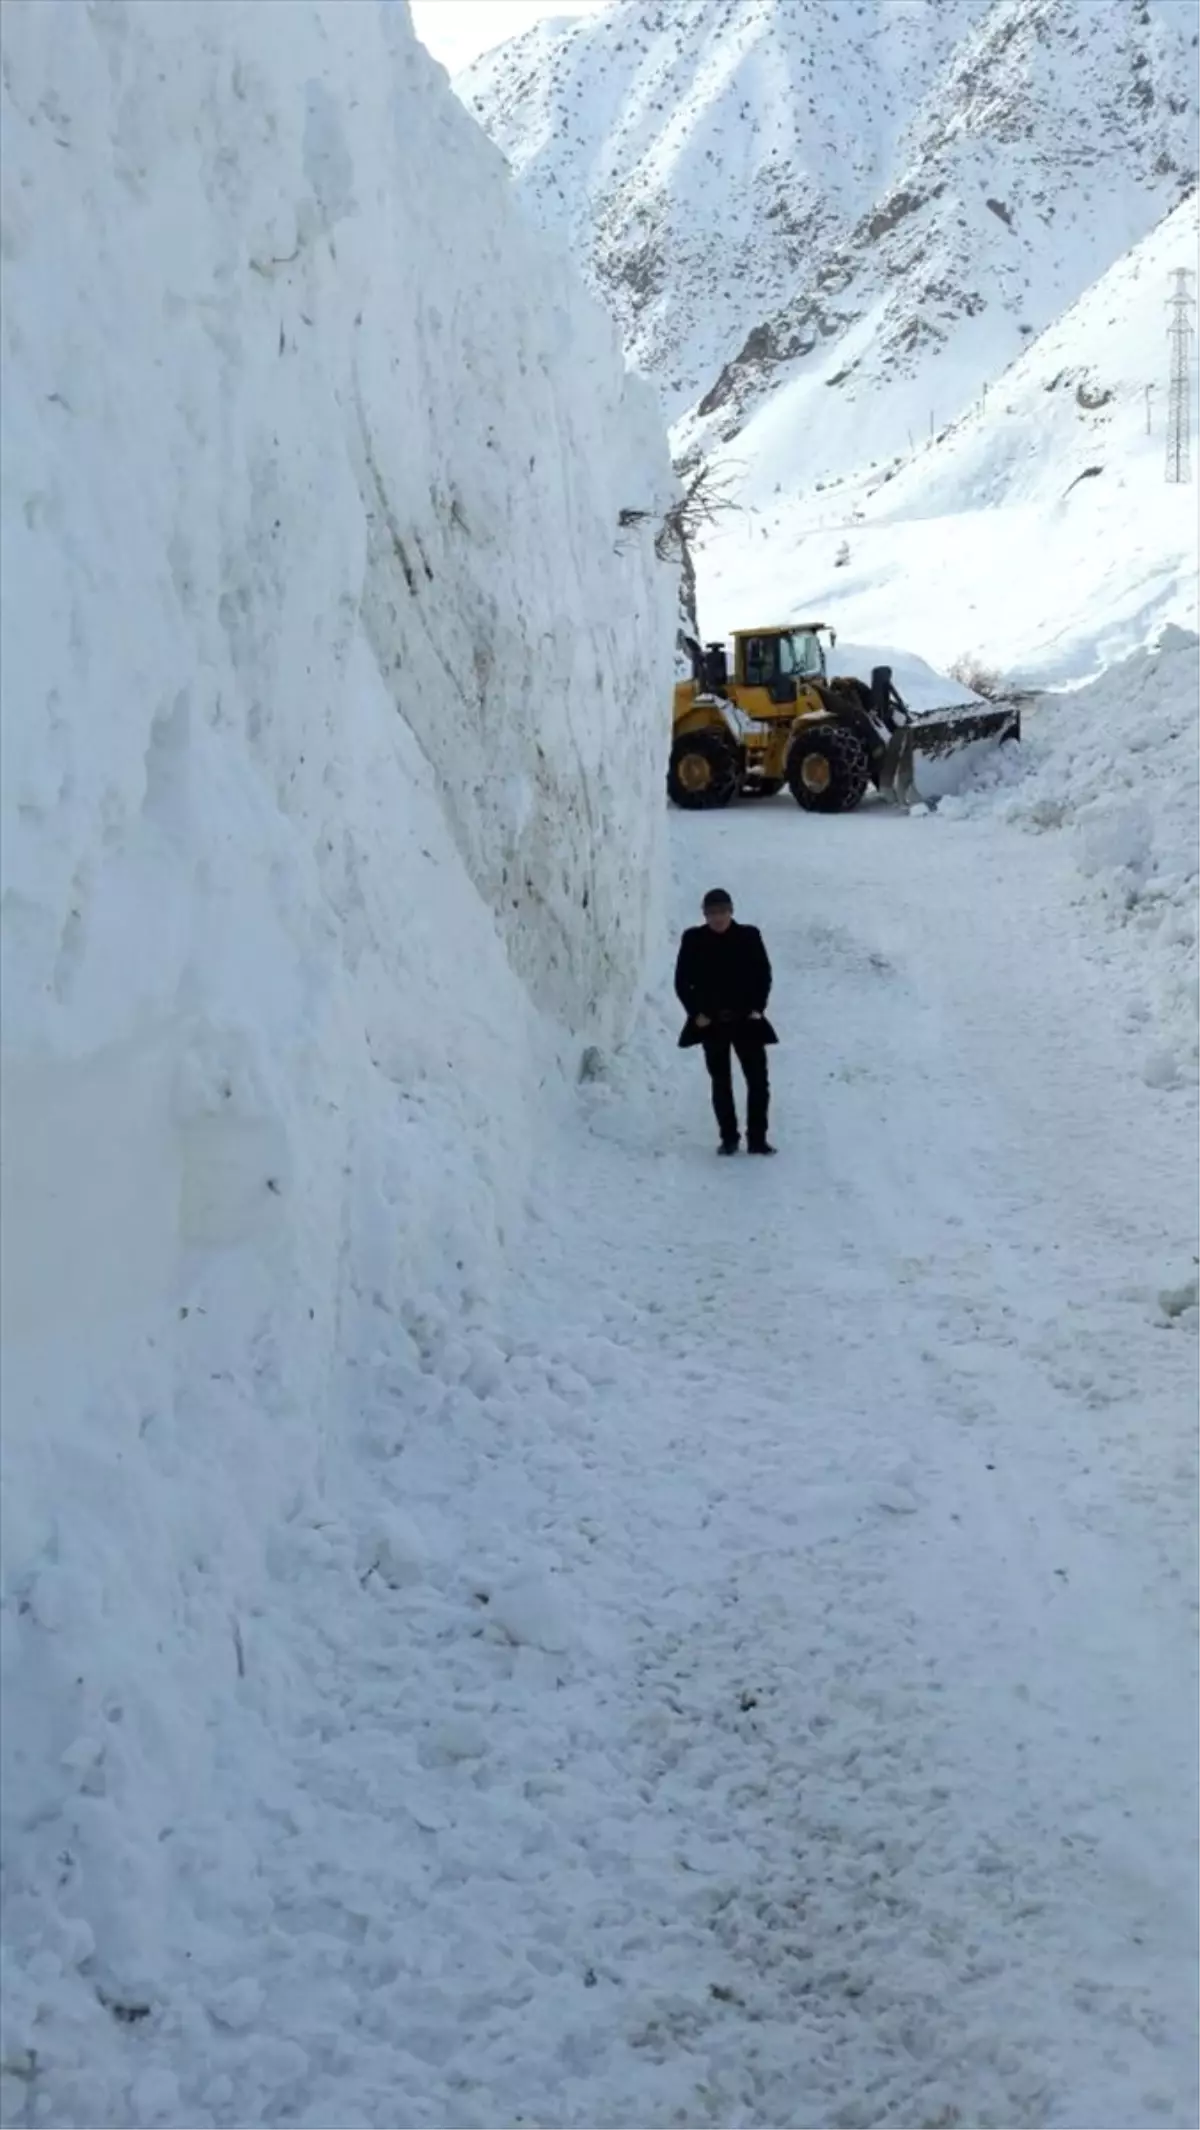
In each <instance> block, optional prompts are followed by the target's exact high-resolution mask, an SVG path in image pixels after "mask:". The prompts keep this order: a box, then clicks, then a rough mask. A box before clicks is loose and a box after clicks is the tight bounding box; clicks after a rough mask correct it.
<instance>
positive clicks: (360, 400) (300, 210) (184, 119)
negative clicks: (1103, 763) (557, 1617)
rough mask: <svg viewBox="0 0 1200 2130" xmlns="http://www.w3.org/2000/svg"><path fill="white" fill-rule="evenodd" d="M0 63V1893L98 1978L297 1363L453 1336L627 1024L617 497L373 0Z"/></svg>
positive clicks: (600, 422)
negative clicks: (562, 1104)
mask: <svg viewBox="0 0 1200 2130" xmlns="http://www.w3.org/2000/svg"><path fill="white" fill-rule="evenodd" d="M5 61H6V64H5V80H4V120H3V135H4V195H5V198H4V216H5V260H6V267H5V275H6V291H5V317H4V330H5V342H6V345H5V363H6V383H5V394H4V403H3V472H4V494H3V547H4V565H5V585H4V591H5V599H4V644H3V677H4V694H5V717H4V762H3V806H4V816H3V857H4V868H5V875H4V925H3V954H4V961H3V982H4V998H5V1044H6V1050H5V1057H4V1075H3V1086H4V1103H5V1116H4V1143H5V1149H6V1177H5V1191H4V1214H5V1236H4V1249H3V1262H4V1272H5V1281H6V1284H5V1293H4V1303H5V1323H4V1367H5V1379H4V1414H5V1431H4V1450H5V1462H6V1484H5V1489H4V1502H5V1515H6V1544H5V1566H6V1578H7V1580H6V1586H5V1603H4V1608H3V1627H4V1637H5V1642H4V1651H5V1692H6V1705H7V1709H8V1722H7V1724H6V1736H5V1744H6V1756H5V1780H4V1784H3V1793H4V1797H3V1801H4V1812H5V1821H6V1825H5V1834H6V1849H7V1857H8V1881H7V1883H8V1894H9V1900H8V1915H9V1931H10V1945H11V1949H12V1950H13V1952H14V1953H15V1956H16V1957H17V1959H18V1960H19V1961H24V1962H28V1963H32V1965H30V1966H29V1967H28V1973H29V1974H33V1973H34V1971H35V1968H36V1970H37V1972H39V1973H44V1974H45V1975H47V1976H48V1975H49V1973H50V1970H51V1969H54V1970H55V1971H56V1972H58V1973H60V1974H61V1973H62V1972H64V1971H68V1972H73V1971H75V1970H77V1969H78V1968H79V1967H80V1966H81V1964H82V1963H84V1962H85V1961H86V1962H90V1965H89V1967H88V1974H89V1975H90V1976H92V1977H95V1976H99V1977H100V1978H102V1979H103V1980H105V1986H106V1987H107V1988H108V1989H109V1990H110V1991H115V1992H116V1993H117V1995H118V1996H120V1995H121V1994H122V1993H124V1992H127V1991H129V1990H131V1989H132V1990H134V1991H135V1992H136V1990H137V1989H138V1988H139V1987H141V1986H143V1985H144V1984H145V1982H146V1981H147V1979H149V1978H150V1977H152V1974H153V1971H154V1968H155V1963H156V1960H157V1959H158V1957H159V1954H160V1952H161V1949H162V1945H163V1941H164V1935H165V1934H166V1933H167V1932H168V1930H169V1928H170V1918H171V1913H172V1900H171V1896H170V1891H169V1888H170V1881H171V1872H172V1868H173V1867H172V1863H171V1858H170V1853H169V1844H167V1845H164V1844H163V1843H160V1842H158V1841H156V1840H150V1839H149V1838H148V1836H147V1829H148V1828H159V1829H165V1828H166V1827H167V1826H168V1825H169V1823H170V1822H171V1821H172V1819H173V1818H174V1817H175V1815H177V1814H180V1813H186V1812H187V1810H188V1809H189V1806H191V1807H193V1808H196V1809H200V1810H202V1809H203V1804H204V1799H205V1796H206V1789H205V1772H204V1771H205V1766H206V1754H207V1752H208V1751H209V1750H210V1741H209V1737H208V1733H207V1730H206V1724H207V1719H208V1716H209V1713H210V1711H211V1709H212V1707H213V1706H214V1703H215V1702H216V1701H218V1700H220V1699H221V1698H222V1697H225V1696H227V1695H228V1694H229V1693H230V1692H231V1691H234V1690H235V1689H236V1680H237V1676H238V1673H239V1670H240V1667H241V1662H242V1655H241V1652H242V1641H241V1635H242V1623H244V1622H245V1621H246V1620H247V1619H248V1618H251V1617H253V1616H255V1615H259V1614H261V1613H262V1612H263V1611H264V1609H265V1610H269V1608H270V1604H271V1592H270V1574H269V1567H268V1565H267V1563H266V1562H265V1560H264V1547H265V1541H266V1538H267V1535H268V1534H269V1532H270V1530H271V1529H272V1528H273V1527H274V1526H275V1525H276V1524H277V1523H278V1521H279V1519H280V1518H281V1517H283V1516H286V1515H288V1514H291V1515H293V1516H295V1515H298V1514H300V1513H301V1512H302V1511H303V1510H305V1509H306V1508H307V1509H308V1510H310V1511H311V1508H312V1505H313V1504H314V1503H315V1502H317V1501H318V1500H319V1496H320V1490H321V1485H322V1467H323V1461H324V1460H325V1459H326V1458H327V1457H329V1456H331V1455H336V1454H337V1453H338V1451H339V1448H340V1447H341V1438H342V1436H343V1434H344V1431H345V1426H346V1422H345V1419H344V1415H345V1414H346V1412H347V1411H348V1409H349V1407H348V1399H347V1390H346V1383H345V1379H344V1376H343V1373H342V1368H343V1363H348V1364H349V1365H350V1366H351V1367H353V1366H354V1365H355V1364H357V1365H358V1366H359V1367H360V1368H362V1369H368V1370H369V1369H371V1368H372V1367H374V1366H375V1365H376V1363H377V1361H378V1359H379V1357H380V1356H381V1355H386V1354H388V1353H389V1352H393V1353H394V1352H399V1353H400V1354H401V1355H402V1356H403V1355H408V1356H409V1357H410V1359H411V1357H412V1356H413V1355H416V1354H418V1353H419V1351H420V1350H421V1349H422V1344H423V1342H424V1343H425V1344H426V1345H427V1344H428V1342H429V1341H431V1340H436V1339H439V1338H444V1337H446V1336H447V1335H449V1331H450V1329H451V1328H452V1327H453V1325H454V1323H455V1322H456V1320H457V1319H458V1317H459V1316H460V1315H462V1314H463V1313H465V1314H468V1315H469V1314H470V1311H471V1309H472V1307H473V1306H474V1303H475V1301H476V1299H477V1298H478V1296H479V1295H480V1294H481V1293H482V1292H484V1291H486V1289H487V1287H488V1284H489V1282H490V1281H491V1280H492V1278H493V1277H494V1275H495V1273H496V1271H497V1268H498V1266H499V1264H500V1262H501V1261H502V1260H503V1258H504V1255H505V1252H506V1251H507V1250H508V1249H509V1248H510V1247H511V1244H512V1240H513V1230H514V1224H515V1223H516V1222H518V1221H519V1219H520V1216H521V1211H522V1203H523V1193H524V1188H525V1179H526V1175H527V1171H528V1167H529V1161H530V1156H531V1153H532V1151H533V1149H534V1148H535V1146H536V1143H537V1136H538V1134H539V1132H542V1131H544V1130H545V1128H546V1118H547V1113H548V1111H549V1110H550V1109H551V1108H552V1107H553V1104H554V1102H555V1100H556V1088H558V1087H559V1086H561V1084H562V1067H563V1065H564V1064H566V1065H567V1066H569V1067H573V1065H574V1062H575V1060H576V1059H577V1057H578V1054H579V1050H580V1047H581V1045H582V1044H583V1042H584V1041H587V1042H596V1043H599V1044H601V1045H604V1044H607V1043H611V1042H613V1041H615V1040H617V1039H618V1038H619V1036H620V1034H621V1031H622V1029H623V1028H624V1026H625V1024H626V1022H627V1019H628V1016H629V1014H630V1012H631V1010H632V1006H633V1004H634V1002H635V1000H636V997H637V995H638V992H639V990H640V986H641V980H642V973H643V968H644V964H645V960H646V955H647V951H648V947H649V945H650V943H651V942H652V941H653V940H654V938H655V934H656V928H657V926H658V924H659V922H660V903H659V890H658V875H659V865H660V837H661V833H662V803H661V765H660V760H659V756H660V752H661V721H662V715H663V705H664V703H665V702H666V701H667V691H668V688H669V684H670V673H671V643H672V638H673V633H674V626H675V611H674V609H675V596H676V586H675V582H674V578H673V575H672V573H671V572H670V571H669V570H667V569H664V568H662V567H661V566H660V565H658V564H656V562H655V560H654V556H653V549H652V537H651V536H652V526H651V525H647V526H645V527H642V528H641V529H640V531H639V532H635V533H634V534H633V535H631V536H629V537H628V538H626V539H624V540H623V541H622V542H621V544H620V546H619V547H618V543H617V536H616V527H617V518H618V511H619V509H620V508H621V507H623V506H625V505H628V504H630V503H634V504H637V505H639V506H649V505H654V504H655V503H657V502H658V500H659V499H660V498H661V499H662V500H664V501H665V500H666V499H667V498H669V495H670V493H671V472H670V466H669V460H668V457H667V453H666V448H665V443H664V440H663V437H662V434H661V429H660V425H659V420H658V416H657V412H656V409H655V406H654V403H653V398H652V395H651V394H650V393H649V391H648V390H647V389H646V388H645V387H643V386H641V385H638V384H636V383H634V382H631V381H630V380H629V379H628V378H627V377H626V376H625V374H624V371H623V368H622V365H621V362H620V358H619V354H618V351H617V347H616V342H615V336H614V334H613V332H612V330H611V329H610V328H609V327H608V326H607V324H606V323H605V322H603V321H602V320H601V318H600V316H599V314H598V312H597V311H596V310H595V309H594V307H593V306H592V304H591V302H590V300H589V299H587V298H586V297H585V296H584V295H583V293H582V292H581V291H579V290H577V289H576V288H575V286H574V285H573V284H572V283H570V282H569V281H567V280H565V279H564V277H563V274H562V271H561V266H560V264H559V263H558V262H556V261H555V260H553V259H552V258H551V257H549V256H548V255H547V254H545V253H543V251H542V249H541V248H540V246H539V243H538V240H537V239H536V237H535V236H534V235H533V234H532V233H531V232H528V231H527V230H526V228H525V225H524V224H523V221H522V219H521V217H520V215H519V213H518V212H517V210H516V208H515V207H514V205H513V204H512V202H511V201H510V198H509V196H508V189H507V185H506V181H505V176H504V172H503V166H502V163H501V159H500V157H499V155H498V154H497V153H496V151H495V150H493V149H492V148H491V147H490V146H489V145H488V143H487V142H486V141H485V140H484V138H483V136H482V135H481V134H479V133H478V131H477V129H476V128H475V127H474V125H473V124H472V123H471V121H470V120H469V119H468V118H467V116H466V115H465V113H464V112H463V111H462V110H461V109H460V107H459V106H458V105H457V103H456V102H455V101H454V99H453V97H452V96H451V94H450V92H449V89H448V88H447V87H446V86H445V83H444V81H443V80H442V79H441V78H440V77H439V70H438V69H436V68H435V67H434V66H433V64H432V63H431V62H430V61H429V60H428V59H427V57H426V55H425V54H424V53H423V51H422V50H421V49H420V47H419V46H418V45H417V44H416V42H415V40H414V38H413V36H412V33H411V30H410V27H409V25H408V20H407V11H406V10H403V9H400V8H397V7H394V6H381V7H378V8H373V9H368V8H366V7H355V8H346V7H341V6H333V5H329V4H322V0H306V4H303V5H300V4H296V5H293V6H292V7H291V9H290V10H289V16H288V35H287V37H286V39H282V40H281V39H280V37H279V35H278V28H277V23H276V20H275V16H274V11H273V10H271V9H264V8H262V7H260V6H257V5H254V4H246V0H204V4H199V0H176V4H175V5H173V6H172V7H171V8H168V9H133V10H130V9H125V8H120V7H113V8H104V9H83V8H79V7H76V6H74V5H70V4H58V0H14V4H13V5H11V6H10V7H8V8H6V10H5ZM649 491H656V493H650V492H649ZM414 1370H415V1371H416V1373H415V1374H414ZM400 1374H401V1376H403V1377H404V1380H405V1382H409V1381H410V1379H411V1381H413V1382H415V1381H416V1380H417V1377H418V1376H419V1368H418V1367H417V1364H416V1363H415V1362H413V1363H412V1365H411V1366H410V1367H409V1368H408V1373H407V1374H406V1373H405V1367H403V1366H402V1367H401V1369H400ZM265 1691H266V1692H267V1695H268V1698H269V1697H270V1695H271V1694H273V1693H276V1692H280V1693H282V1692H285V1691H286V1681H283V1680H277V1681H275V1680H273V1681H271V1682H269V1683H268V1685H267V1687H266V1688H265ZM66 1853H69V1854H70V1856H71V1858H72V1867H71V1871H70V1873H68V1874H67V1875H66V1876H65V1877H64V1875H63V1872H62V1868H61V1864H60V1862H59V1859H60V1858H61V1856H62V1855H63V1854H66ZM39 1961H40V1962H41V1967H40V1968H39V1967H37V1963H38V1962H39ZM47 1962H48V1963H49V1966H48V1967H47V1965H46V1963H47ZM38 1986H39V1987H40V1985H38ZM34 1994H35V1997H36V1990H35V1992H34ZM34 2010H35V2012H36V2006H35V2007H34ZM81 2047H82V2055H81V2063H82V2065H83V2069H82V2070H81V2076H85V2074H86V2060H87V2050H86V2047H85V2046H82V2044H81ZM80 2105H81V2106H84V2105H85V2103H84V2102H83V2101H81V2103H80Z"/></svg>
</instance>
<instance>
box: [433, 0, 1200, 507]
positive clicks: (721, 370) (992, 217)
mask: <svg viewBox="0 0 1200 2130" xmlns="http://www.w3.org/2000/svg"><path fill="white" fill-rule="evenodd" d="M1198 20H1200V18H1198V13H1197V8H1196V6H1195V4H1194V0H1108V4H1103V5H1098V4H1095V0H886V4H881V0H672V4H671V5H667V4H665V0H663V4H656V0H618V4H616V5H614V6H612V7H611V8H609V9H608V10H606V11H605V12H604V13H602V14H600V15H597V16H593V17H589V18H585V19H583V20H581V21H576V22H573V23H569V24H567V23H561V22H560V23H558V24H543V25H541V26H540V27H539V28H538V29H537V30H536V31H534V32H531V33H530V34H529V35H527V36H525V37H522V38H519V39H517V40H515V41H514V42H513V43H511V44H509V45H507V46H503V47H501V48H500V49H499V50H498V51H496V52H493V53H490V54H487V55H485V57H484V58H483V59H481V60H479V61H478V62H477V63H476V64H475V66H474V67H473V68H471V69H470V70H469V71H468V72H467V74H466V75H464V76H463V77H461V78H460V80H459V81H458V83H457V84H456V86H457V87H458V90H459V93H460V95H461V96H462V97H463V99H464V101H465V102H466V103H467V104H468V106H469V108H471V109H472V110H473V111H474V112H475V114H476V116H477V117H478V118H479V120H480V121H481V123H482V124H483V125H484V126H485V127H486V129H487V130H488V132H489V133H490V134H491V135H492V137H493V138H494V139H495V140H496V141H497V142H498V144H499V145H500V146H501V148H502V149H503V150H504V152H505V154H506V156H507V157H508V160H509V162H510V164H511V166H512V169H513V171H514V173H515V175H516V178H517V180H518V183H519V186H520V189H521V191H522V193H523V195H524V197H525V199H526V201H527V203H528V205H529V206H530V208H531V209H532V211H533V212H534V214H535V215H536V217H537V218H538V220H539V221H540V222H541V223H542V224H543V225H545V226H547V227H549V228H551V229H555V230H557V231H558V232H559V233H560V234H561V236H563V237H564V238H565V239H566V241H567V243H568V244H569V245H570V247H571V249H572V250H573V252H574V253H575V255H576V256H577V257H578V258H579V259H580V260H581V261H582V262H583V264H584V266H585V270H586V272H587V275H588V277H589V279H590V280H591V282H592V284H593V286H594V287H595V288H596V289H597V290H598V291H599V292H600V294H601V295H602V296H603V298H604V300H605V302H606V303H607V305H608V307H609V309H610V310H611V312H612V313H613V315H614V316H615V317H616V319H617V321H618V323H619V325H620V328H621V330H622V333H623V336H624V340H625V345H626V349H627V352H628V354H629V355H630V357H631V359H632V360H633V362H634V364H635V365H636V366H637V367H638V368H640V369H643V370H645V371H648V372H650V373H651V374H653V375H654V377H655V378H656V380H657V381H658V383H659V386H660V390H661V391H662V394H663V398H664V402H665V405H666V409H667V412H668V415H669V417H670V418H671V420H672V421H673V423H674V424H675V425H676V427H675V434H676V442H677V445H678V447H679V448H680V450H682V451H685V452H686V451H689V450H690V451H695V450H704V451H711V450H712V449H713V448H715V447H718V446H719V445H720V444H722V443H724V444H726V445H728V444H729V443H730V441H731V440H732V439H733V438H734V437H736V436H738V435H739V434H740V433H741V432H742V430H743V429H744V427H745V425H746V423H747V421H748V420H749V419H750V418H751V416H752V415H753V414H754V412H755V410H756V409H758V408H760V407H761V406H762V404H763V402H764V400H765V399H767V398H768V397H773V396H774V395H775V393H776V392H777V390H778V388H779V387H780V385H781V384H785V383H791V382H800V381H803V382H806V383H808V382H810V383H811V386H812V397H813V402H814V403H813V405H812V406H811V407H810V406H807V405H806V404H805V402H806V401H807V398H808V394H807V393H803V394H802V395H801V399H800V403H799V404H798V405H796V406H795V408H794V410H793V411H794V414H795V415H796V416H797V417H799V418H800V419H802V420H803V422H804V424H805V431H806V434H807V436H808V437H809V439H810V444H811V452H810V463H809V467H808V472H809V474H810V476H811V477H812V478H813V479H815V478H817V477H819V476H822V475H831V474H832V475H836V474H837V473H840V472H842V471H844V470H846V469H847V467H849V466H851V465H855V464H860V463H863V462H864V461H869V460H870V458H871V457H872V456H876V455H878V456H879V457H880V458H881V459H882V458H883V457H884V456H885V455H886V454H888V453H890V452H893V451H895V450H897V449H901V448H903V447H904V445H905V443H906V441H907V442H908V444H909V445H910V447H911V444H912V443H913V441H914V438H913V437H912V435H911V433H908V434H907V435H906V431H908V432H911V425H912V421H913V407H914V405H915V404H916V405H920V406H921V407H922V409H923V412H922V416H921V419H922V422H923V423H929V422H932V423H935V424H936V425H937V426H939V427H940V426H942V425H944V423H945V422H947V421H948V420H951V419H953V418H954V417H955V416H956V415H957V414H959V413H960V412H961V411H962V410H963V408H964V407H966V406H967V405H969V404H970V402H971V401H972V400H973V398H974V397H975V395H976V394H977V393H978V391H979V389H980V387H981V386H982V384H983V383H984V382H985V381H986V380H987V379H988V378H989V377H992V376H994V375H995V374H996V373H997V372H998V371H999V370H1001V369H1002V368H1003V367H1004V366H1005V365H1006V364H1007V363H1008V362H1010V361H1011V360H1012V359H1013V357H1014V356H1015V355H1017V354H1018V353H1019V352H1020V350H1021V348H1022V346H1023V345H1024V344H1025V343H1026V341H1028V340H1029V339H1031V338H1032V337H1033V335H1034V334H1036V333H1037V332H1039V331H1040V330H1042V328H1044V327H1045V326H1046V325H1047V324H1049V323H1050V321H1051V320H1052V319H1053V318H1055V317H1056V316H1057V315H1058V314H1059V313H1060V312H1061V311H1062V310H1063V309H1064V308H1065V307H1066V306H1067V305H1069V304H1070V303H1072V302H1074V301H1075V300H1076V299H1077V298H1078V297H1079V296H1080V295H1081V294H1082V293H1083V291H1084V290H1085V289H1086V288H1088V287H1089V286H1090V285H1091V284H1092V282H1094V281H1095V280H1096V279H1097V278H1098V277H1099V276H1100V275H1101V274H1102V273H1103V272H1104V271H1105V270H1106V269H1107V268H1108V267H1109V266H1110V265H1111V264H1112V263H1113V262H1114V260H1116V259H1117V258H1119V257H1120V256H1121V255H1122V254H1123V253H1124V252H1125V251H1127V250H1128V249H1129V247H1130V246H1131V245H1133V244H1134V243H1136V242H1137V241H1138V240H1139V239H1140V238H1141V237H1142V236H1143V235H1144V234H1145V233H1146V231H1147V230H1149V229H1150V228H1151V227H1152V226H1153V225H1154V224H1155V223H1156V222H1157V221H1158V220H1159V219H1160V217H1161V216H1162V215H1163V214H1164V213H1165V212H1166V211H1168V210H1169V209H1170V208H1171V207H1172V206H1173V205H1174V204H1175V202H1176V201H1177V200H1178V199H1179V197H1180V196H1181V194H1182V193H1183V192H1184V191H1186V189H1187V188H1188V186H1189V185H1190V184H1191V183H1192V182H1193V181H1194V176H1195V168H1196V154H1197V126H1196V109H1195V97H1194V91H1193V84H1194V80H1195V67H1196V46H1197V30H1198ZM897 379H904V380H906V381H907V382H908V385H909V388H910V389H908V390H906V391H905V392H904V393H903V394H900V395H897V394H894V393H889V394H886V395H883V394H881V393H880V390H879V388H880V386H881V385H882V384H884V383H889V384H890V383H892V382H894V381H895V380H897Z"/></svg>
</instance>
